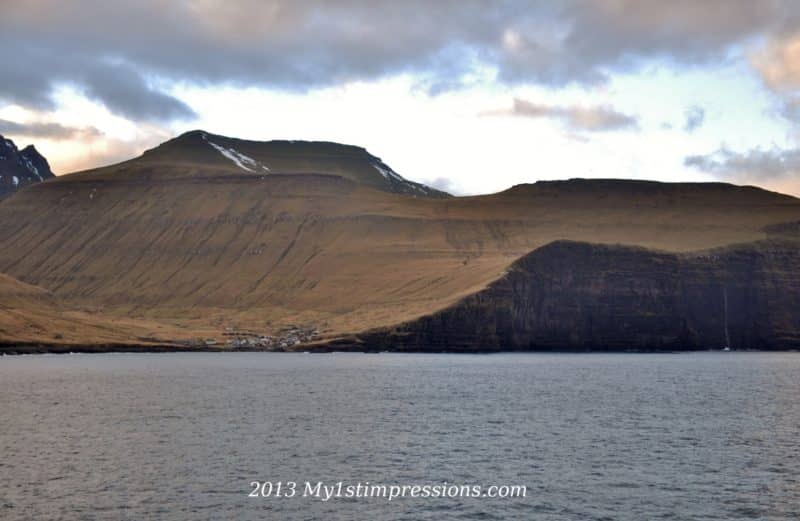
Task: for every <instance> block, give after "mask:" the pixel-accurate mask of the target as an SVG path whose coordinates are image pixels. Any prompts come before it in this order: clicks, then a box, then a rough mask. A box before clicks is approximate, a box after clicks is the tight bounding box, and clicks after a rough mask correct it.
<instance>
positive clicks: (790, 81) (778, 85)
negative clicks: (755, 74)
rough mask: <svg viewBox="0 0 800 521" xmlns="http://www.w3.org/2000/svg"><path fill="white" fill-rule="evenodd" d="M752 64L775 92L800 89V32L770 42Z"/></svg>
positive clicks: (754, 58) (753, 57) (755, 56)
mask: <svg viewBox="0 0 800 521" xmlns="http://www.w3.org/2000/svg"><path fill="white" fill-rule="evenodd" d="M751 62H752V63H753V66H754V67H755V68H756V69H757V70H758V71H759V72H760V73H761V76H762V78H763V79H764V82H765V83H766V84H767V85H768V86H769V87H770V88H772V89H773V90H775V91H778V92H786V91H791V90H796V89H800V32H798V33H795V34H792V35H789V36H785V37H783V38H779V39H776V40H773V41H771V42H768V43H767V44H766V45H765V47H764V48H763V49H762V50H761V51H760V52H758V53H756V54H755V55H753V56H752V57H751Z"/></svg>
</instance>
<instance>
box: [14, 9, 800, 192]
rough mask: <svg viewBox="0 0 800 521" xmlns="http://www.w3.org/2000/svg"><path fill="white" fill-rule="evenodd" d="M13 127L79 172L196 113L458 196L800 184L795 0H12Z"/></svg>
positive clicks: (165, 134) (59, 169)
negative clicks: (623, 183)
mask: <svg viewBox="0 0 800 521" xmlns="http://www.w3.org/2000/svg"><path fill="white" fill-rule="evenodd" d="M0 50H1V51H2V52H0V134H2V135H4V136H6V137H9V138H11V139H13V140H14V141H15V142H16V143H17V145H18V146H20V147H21V146H25V145H27V144H30V143H33V144H35V145H36V147H37V148H38V149H39V150H40V151H41V152H42V153H43V154H44V155H45V156H46V157H47V158H48V160H49V161H50V163H51V165H52V167H53V170H54V171H55V172H56V173H57V174H65V173H69V172H72V171H77V170H81V169H86V168H92V167H96V166H101V165H106V164H111V163H114V162H118V161H121V160H125V159H129V158H131V157H134V156H136V155H138V154H139V153H141V152H142V151H143V150H145V149H147V148H150V147H153V146H155V145H157V144H158V143H160V142H163V141H165V140H167V139H169V138H170V137H173V136H175V135H177V134H179V133H181V132H184V131H187V130H192V129H198V128H201V129H204V130H207V131H209V132H212V133H217V134H224V135H228V136H233V137H240V138H247V139H257V140H270V139H298V140H300V139H305V140H326V141H335V142H340V143H348V144H354V145H359V146H364V147H366V148H367V149H368V150H369V151H370V152H371V153H372V154H374V155H376V156H379V157H381V158H382V159H383V160H384V161H385V162H386V163H387V164H389V165H390V166H391V167H392V168H393V169H394V170H396V171H397V172H398V173H400V174H401V175H403V176H405V177H407V178H409V179H412V180H415V181H420V182H425V183H428V184H430V185H433V186H436V187H437V188H440V189H444V190H447V191H450V192H451V193H455V194H465V195H466V194H480V193H490V192H495V191H499V190H503V189H505V188H508V187H510V186H512V185H515V184H519V183H529V182H535V181H537V180H542V179H566V178H573V177H589V178H592V177H604V178H608V177H614V178H630V179H654V180H660V181H725V182H733V183H738V184H754V185H757V186H761V187H764V188H767V189H771V190H777V191H781V192H785V193H791V194H794V195H799V196H800V2H797V1H795V0H704V1H702V2H698V1H696V0H672V1H670V2H665V1H663V0H592V1H590V0H583V1H581V0H562V1H559V2H555V1H536V0H529V1H521V0H493V1H489V0H404V1H402V2H398V1H396V0H389V1H387V0H338V1H330V0H287V1H282V0H281V1H278V0H236V1H234V0H229V1H216V0H138V1H137V2H109V1H108V0H71V1H70V2H64V1H63V0H0Z"/></svg>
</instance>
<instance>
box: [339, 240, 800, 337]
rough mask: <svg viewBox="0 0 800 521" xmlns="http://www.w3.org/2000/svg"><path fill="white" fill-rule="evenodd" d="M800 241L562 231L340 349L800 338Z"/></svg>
mask: <svg viewBox="0 0 800 521" xmlns="http://www.w3.org/2000/svg"><path fill="white" fill-rule="evenodd" d="M797 309H800V249H798V244H797V243H795V242H792V241H761V242H755V243H749V244H744V245H737V246H734V247H729V248H724V249H717V250H712V251H708V252H703V253H693V254H673V253H664V252H657V251H652V250H647V249H643V248H637V247H627V246H610V245H596V244H589V243H582V242H571V241H557V242H553V243H550V244H548V245H546V246H544V247H542V248H539V249H536V250H534V251H533V252H531V253H530V254H528V255H526V256H525V257H523V258H521V259H519V260H518V261H517V262H515V263H514V264H513V265H512V266H511V267H510V269H509V271H508V273H507V274H505V275H504V276H503V277H501V278H500V279H498V280H497V281H495V282H494V283H492V284H491V285H490V286H489V287H487V288H486V289H485V290H483V291H480V292H478V293H476V294H474V295H471V296H469V297H466V298H464V299H462V300H461V301H459V302H458V303H456V304H455V305H453V306H451V307H449V308H448V309H445V310H443V311H441V312H438V313H434V314H431V315H428V316H426V317H423V318H420V319H418V320H415V321H411V322H408V323H405V324H403V325H401V326H399V327H396V328H391V329H383V330H375V331H372V332H371V333H369V334H365V335H361V336H359V337H358V338H357V339H356V341H354V342H348V341H342V342H340V343H338V344H337V347H338V348H345V349H346V348H348V347H349V348H364V347H367V348H369V349H392V350H423V351H429V350H431V351H436V350H441V351H473V350H479V351H485V350H501V349H502V350H558V349H578V350H582V349H586V350H626V349H654V350H681V349H708V348H722V347H726V346H730V347H732V348H735V349H746V348H753V349H786V348H797V347H800V313H797V312H796V310H797Z"/></svg>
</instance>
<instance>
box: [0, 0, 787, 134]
mask: <svg viewBox="0 0 800 521" xmlns="http://www.w3.org/2000/svg"><path fill="white" fill-rule="evenodd" d="M2 10H3V15H2V17H0V48H2V49H3V53H2V54H0V70H2V71H3V81H2V82H0V98H3V99H6V100H10V101H12V102H15V103H19V104H21V105H24V106H26V107H28V108H33V109H40V110H48V109H52V105H53V101H52V97H51V95H52V92H53V89H54V87H55V86H57V85H59V84H63V83H67V84H71V85H74V86H77V87H78V88H79V89H80V90H82V91H83V92H85V93H86V94H87V95H88V96H90V97H92V98H93V99H96V100H98V101H100V102H102V103H103V104H104V105H106V106H107V107H108V108H109V109H110V110H112V111H113V112H115V113H117V114H121V115H124V116H126V117H129V118H133V119H137V120H138V119H141V120H146V121H167V120H172V119H176V118H178V119H180V118H191V117H192V116H193V115H194V110H193V109H192V108H191V107H189V106H187V105H186V104H185V103H184V102H182V101H181V100H179V99H177V98H176V97H175V96H173V95H172V94H171V93H170V91H169V88H168V87H166V86H169V85H171V84H174V83H191V84H199V85H237V86H255V87H261V88H270V89H286V90H292V91H306V90H308V89H314V88H317V87H325V86H331V85H338V84H341V83H343V82H347V81H353V80H373V79H378V78H383V77H387V76H391V75H397V74H412V75H414V76H415V77H417V78H419V79H420V81H421V82H422V83H423V84H424V85H426V86H428V88H429V89H430V91H432V92H440V91H445V90H449V89H456V88H460V86H462V85H464V84H466V83H469V82H468V79H469V78H470V77H471V76H472V75H474V74H475V73H476V71H480V70H486V69H488V70H492V71H495V72H496V74H497V79H498V81H500V82H503V83H507V84H517V83H537V84H542V85H550V86H563V85H566V84H570V83H578V84H584V85H590V84H597V83H601V82H603V81H605V80H606V79H607V78H608V77H609V75H610V74H613V73H616V72H620V71H631V70H636V69H637V68H638V67H640V66H642V65H643V64H645V63H648V62H650V61H652V60H662V61H663V60H667V61H670V62H674V63H677V64H702V63H716V62H717V61H718V60H721V59H725V58H726V57H727V56H728V55H729V52H730V50H731V49H732V48H734V47H735V46H737V45H741V44H744V43H747V42H749V41H750V40H752V39H753V38H754V37H757V36H762V37H763V36H766V39H767V40H770V41H771V40H773V39H775V38H778V36H779V34H782V31H786V28H787V27H792V26H793V25H792V24H795V23H796V21H797V19H798V13H799V12H800V4H799V3H798V2H794V1H792V0H705V1H703V2H697V1H696V0H675V1H672V2H663V0H596V1H592V2H587V1H582V0H565V1H564V2H551V1H545V0H509V1H506V2H487V1H486V0H438V1H436V2H429V1H427V0H405V1H402V2H398V1H396V0H369V1H368V0H342V1H340V2H330V1H327V0H240V1H238V2H223V1H221V0H220V1H214V0H170V1H168V0H139V1H137V2H107V1H106V0H74V1H71V2H64V1H62V0H37V1H36V2H5V3H4V4H3V8H2ZM776 52H777V51H776ZM787 52H789V54H786V57H787V59H788V58H791V57H792V56H793V54H792V52H793V51H791V49H789V51H787ZM783 55H784V54H781V53H777V55H776V56H783ZM787 63H788V62H787ZM795 63H796V62H795ZM788 65H790V64H788ZM769 76H770V77H771V78H772V77H774V79H775V81H783V79H784V78H788V77H790V76H791V73H789V72H786V73H770V75H769Z"/></svg>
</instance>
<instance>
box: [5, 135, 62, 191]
mask: <svg viewBox="0 0 800 521" xmlns="http://www.w3.org/2000/svg"><path fill="white" fill-rule="evenodd" d="M53 177H55V176H54V175H53V172H52V171H51V170H50V165H49V164H48V163H47V159H45V158H44V156H42V155H41V154H40V153H39V152H38V151H37V150H36V148H35V147H34V146H33V145H28V146H27V147H25V148H23V149H22V150H18V149H17V146H16V145H15V144H14V142H13V141H11V140H10V139H6V138H4V137H3V136H0V198H2V197H4V196H6V195H9V194H11V193H13V192H16V191H17V190H19V189H20V188H23V187H25V186H27V185H30V184H34V183H40V182H42V181H45V180H47V179H51V178H53Z"/></svg>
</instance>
